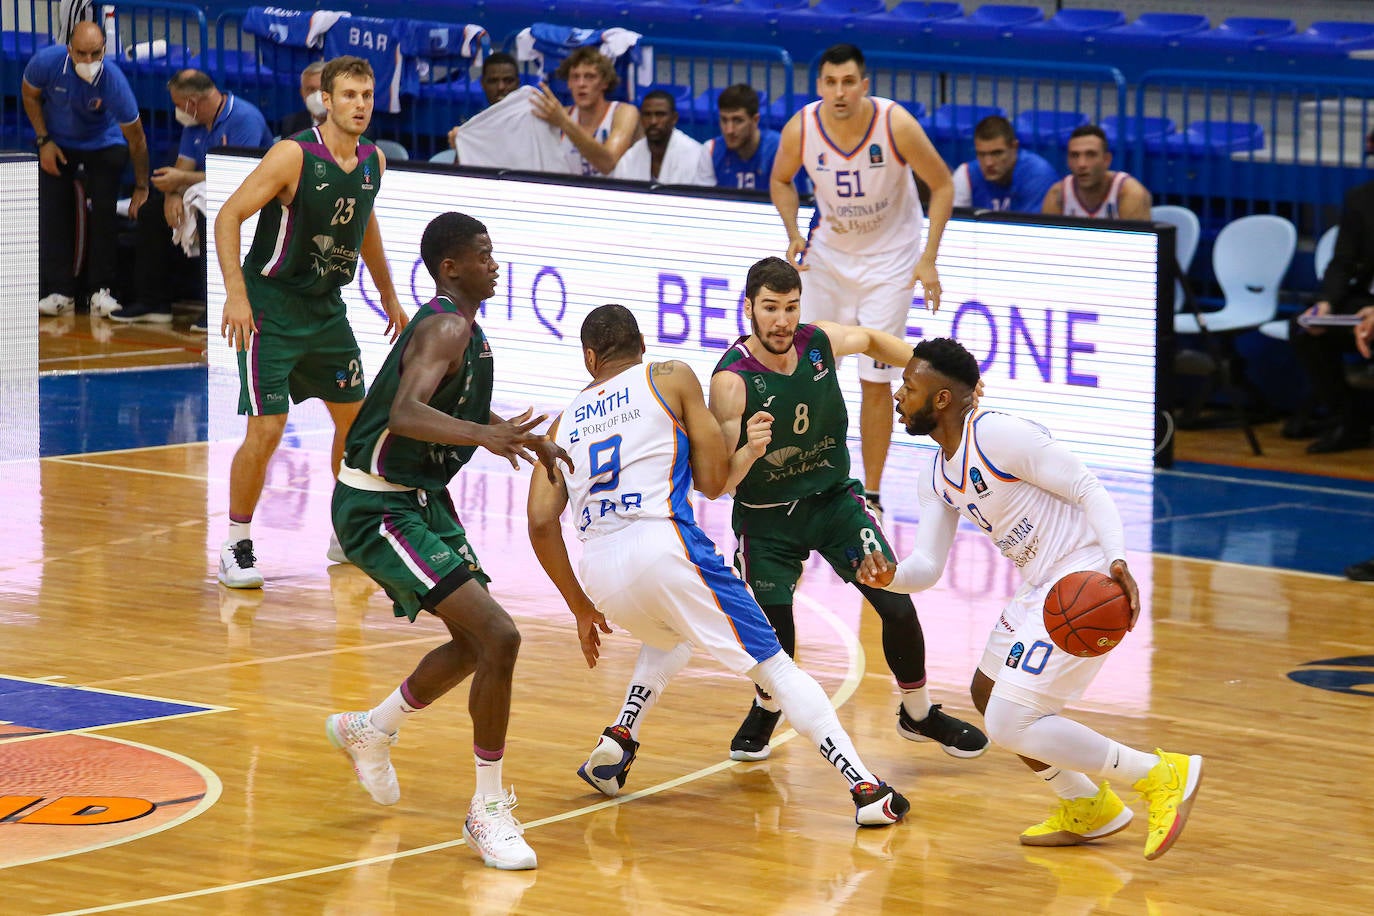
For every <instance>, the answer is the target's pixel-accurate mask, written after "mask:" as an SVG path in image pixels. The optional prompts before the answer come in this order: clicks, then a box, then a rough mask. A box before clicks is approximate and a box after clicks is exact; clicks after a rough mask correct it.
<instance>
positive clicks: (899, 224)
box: [801, 97, 924, 254]
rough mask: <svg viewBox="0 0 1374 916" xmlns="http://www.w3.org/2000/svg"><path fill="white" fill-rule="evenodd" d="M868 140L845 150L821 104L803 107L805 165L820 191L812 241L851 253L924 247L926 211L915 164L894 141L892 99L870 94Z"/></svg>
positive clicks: (866, 133)
mask: <svg viewBox="0 0 1374 916" xmlns="http://www.w3.org/2000/svg"><path fill="white" fill-rule="evenodd" d="M869 101H871V102H872V103H873V118H872V120H871V121H869V124H868V130H867V131H866V132H865V133H864V137H863V139H862V140H860V141H859V142H858V144H857V145H856V146H855V147H854V148H853V149H850V150H843V149H840V148H839V147H838V146H836V145H835V143H834V142H833V141H832V140H831V139H830V137H829V136H827V135H826V132H825V128H824V127H822V126H821V112H820V109H821V103H820V102H812V103H811V104H809V105H807V106H806V107H805V108H803V109H802V115H801V117H802V148H801V159H802V165H803V166H804V167H805V168H806V172H807V174H808V175H810V176H811V183H812V184H813V185H814V186H815V189H816V210H817V217H818V219H817V222H818V225H817V224H813V227H812V230H811V238H810V240H811V242H813V243H815V244H818V245H823V246H825V247H826V248H829V249H831V250H834V251H843V252H846V253H850V254H878V253H881V252H889V251H896V250H899V249H903V248H911V249H913V250H915V251H920V248H921V229H922V226H923V221H924V213H923V211H922V209H921V198H920V196H919V195H918V194H917V193H916V178H915V176H914V175H913V174H912V173H911V165H910V163H908V162H907V161H906V160H905V159H903V158H902V155H901V154H900V153H899V152H897V144H896V142H895V141H894V140H893V139H892V110H893V108H894V107H895V106H896V103H895V102H893V101H891V100H890V99H881V98H875V97H870V98H869Z"/></svg>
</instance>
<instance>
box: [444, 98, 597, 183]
mask: <svg viewBox="0 0 1374 916" xmlns="http://www.w3.org/2000/svg"><path fill="white" fill-rule="evenodd" d="M619 106H620V103H619V102H612V103H611V104H610V106H609V107H608V108H607V109H606V116H605V117H604V118H602V119H601V123H600V124H598V125H596V129H595V130H593V131H592V136H593V137H595V138H596V142H597V143H605V142H606V138H607V137H609V136H610V135H611V124H612V123H613V122H614V121H615V110H616V108H618V107H619ZM568 114H570V115H572V118H573V120H574V121H577V108H576V107H573V108H569V109H568ZM577 123H578V124H581V123H582V122H581V121H577ZM460 133H461V131H460ZM558 142H559V143H560V144H561V145H562V147H563V156H564V157H565V158H566V159H567V162H568V172H569V173H570V174H572V175H594V176H598V177H604V176H602V175H601V172H600V171H599V170H598V169H597V167H596V166H594V165H592V164H591V163H590V162H588V161H587V160H586V159H583V158H582V151H581V150H579V149H578V148H577V146H576V145H575V144H574V143H573V142H572V141H571V140H569V139H568V135H567V134H559V135H558Z"/></svg>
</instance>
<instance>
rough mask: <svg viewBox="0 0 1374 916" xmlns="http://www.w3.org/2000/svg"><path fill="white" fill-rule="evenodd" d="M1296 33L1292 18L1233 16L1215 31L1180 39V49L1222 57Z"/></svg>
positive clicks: (1194, 33)
mask: <svg viewBox="0 0 1374 916" xmlns="http://www.w3.org/2000/svg"><path fill="white" fill-rule="evenodd" d="M1297 30H1298V27H1297V24H1296V23H1295V22H1293V20H1292V19H1264V18H1259V17H1255V16H1233V17H1231V18H1230V19H1227V20H1226V21H1225V22H1223V23H1222V24H1221V25H1219V26H1217V27H1216V28H1215V29H1211V30H1209V31H1206V32H1192V33H1189V34H1187V35H1185V36H1183V38H1182V42H1181V44H1182V46H1183V47H1184V48H1193V49H1196V50H1198V51H1199V52H1201V53H1204V54H1226V53H1233V52H1235V51H1248V50H1251V49H1253V48H1256V47H1258V46H1261V45H1267V44H1268V43H1269V42H1270V41H1273V40H1274V39H1276V38H1282V37H1284V36H1285V35H1292V34H1294V33H1295V32H1296V31H1297Z"/></svg>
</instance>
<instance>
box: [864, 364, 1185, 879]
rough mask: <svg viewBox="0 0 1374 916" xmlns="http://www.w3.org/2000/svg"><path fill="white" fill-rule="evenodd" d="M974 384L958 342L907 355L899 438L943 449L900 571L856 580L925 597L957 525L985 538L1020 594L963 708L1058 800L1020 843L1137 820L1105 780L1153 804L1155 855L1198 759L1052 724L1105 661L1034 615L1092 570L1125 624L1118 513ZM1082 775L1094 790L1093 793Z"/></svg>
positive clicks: (1039, 436)
mask: <svg viewBox="0 0 1374 916" xmlns="http://www.w3.org/2000/svg"><path fill="white" fill-rule="evenodd" d="M978 378H979V372H978V361H977V360H976V359H975V358H974V357H973V355H972V354H970V353H969V352H968V351H967V350H965V349H964V348H963V347H962V346H961V345H960V344H958V343H957V342H955V341H953V340H948V339H946V338H938V339H935V340H925V341H922V342H921V343H919V344H917V345H916V347H915V349H914V351H913V355H912V358H911V361H910V362H908V363H907V366H906V369H905V370H904V371H903V374H902V387H901V388H899V389H898V390H897V394H896V396H895V397H896V401H897V413H898V415H899V416H900V417H901V419H902V422H903V423H904V424H905V425H906V429H907V432H908V433H910V434H911V435H913V436H925V435H928V436H930V437H931V438H932V439H934V440H935V442H936V444H937V445H939V446H940V448H939V449H938V450H937V451H936V452H935V455H934V457H933V458H932V460H931V461H930V462H929V463H927V464H926V465H925V466H924V467H923V468H922V469H921V472H920V476H919V479H918V483H917V487H918V495H919V499H920V514H921V524H920V526H919V527H918V528H917V530H916V545H915V549H914V550H913V551H912V552H911V553H910V555H908V556H907V557H906V558H905V559H903V560H902V561H901V562H900V563H899V564H898V565H897V566H896V567H894V566H893V565H892V563H891V562H890V561H889V560H888V559H887V558H886V557H884V556H883V555H882V554H881V553H877V552H875V553H870V554H869V555H868V556H867V557H865V558H864V561H863V564H862V566H861V568H860V570H859V580H860V581H861V582H863V583H864V584H866V585H871V586H877V587H879V588H885V589H888V590H890V591H897V592H917V591H922V590H924V589H927V588H930V587H931V586H933V585H934V584H935V583H936V582H938V581H939V579H940V575H941V574H942V573H943V572H944V566H945V562H946V560H947V559H948V556H949V551H950V547H951V546H952V545H953V543H954V533H955V529H957V528H958V526H959V519H960V518H961V517H963V518H965V519H967V520H969V521H970V522H972V523H973V524H974V525H976V526H978V527H979V528H981V529H982V530H984V531H986V532H987V534H988V536H989V537H991V538H992V540H993V542H994V543H995V544H996V545H997V547H998V549H999V550H1000V551H1001V553H1002V555H1003V556H1005V557H1007V558H1008V559H1009V560H1011V561H1012V562H1013V563H1015V564H1016V566H1017V568H1018V569H1019V570H1020V571H1021V577H1022V586H1021V588H1020V589H1018V590H1017V592H1016V594H1015V595H1014V596H1013V597H1012V599H1011V600H1010V602H1008V604H1007V606H1006V607H1005V608H1004V609H1003V610H1002V613H1001V616H1000V617H999V618H998V620H997V623H996V624H995V625H994V626H993V629H992V632H991V634H990V635H989V636H988V642H987V647H986V648H985V649H984V652H983V658H982V660H981V661H980V662H979V663H978V670H977V672H976V673H975V674H974V676H973V684H972V688H971V690H972V694H973V702H974V704H975V705H976V706H977V707H978V709H979V711H980V712H982V713H983V719H984V724H985V726H986V728H987V733H988V736H989V737H990V738H991V739H992V740H993V741H995V742H997V743H998V744H1000V745H1002V746H1003V747H1005V748H1007V749H1008V750H1010V751H1012V752H1014V753H1016V754H1018V755H1019V756H1020V757H1021V758H1022V760H1024V761H1025V762H1026V765H1027V766H1029V767H1030V768H1031V769H1032V770H1034V771H1035V772H1036V773H1037V774H1039V776H1040V778H1041V779H1043V780H1044V781H1045V782H1046V784H1047V785H1049V787H1050V788H1051V789H1053V790H1054V791H1055V793H1056V794H1057V795H1058V796H1059V798H1060V802H1059V806H1058V807H1057V808H1056V809H1055V811H1054V812H1053V813H1052V814H1051V815H1050V817H1049V818H1048V819H1046V820H1045V821H1044V822H1043V823H1040V824H1037V825H1035V826H1033V827H1031V828H1029V829H1028V830H1026V831H1025V832H1024V833H1022V834H1021V842H1022V843H1023V844H1024V845H1027V846H1073V845H1078V844H1080V843H1086V842H1089V841H1091V840H1095V839H1099V838H1101V837H1105V836H1108V835H1110V834H1113V833H1116V832H1117V831H1119V830H1123V829H1125V828H1126V826H1127V825H1128V824H1129V823H1130V822H1131V818H1132V816H1133V815H1132V812H1131V810H1130V809H1129V808H1127V807H1126V806H1125V805H1124V804H1123V803H1122V801H1121V799H1120V798H1118V797H1117V796H1116V794H1115V793H1114V792H1112V790H1111V788H1110V786H1109V785H1108V783H1107V782H1106V780H1107V779H1108V778H1113V777H1114V778H1117V779H1125V780H1127V781H1129V782H1130V783H1131V784H1132V785H1133V787H1134V788H1135V790H1136V791H1137V792H1139V793H1140V794H1141V795H1142V796H1143V797H1144V798H1145V800H1146V801H1147V803H1148V804H1149V832H1148V834H1147V835H1146V839H1145V858H1147V859H1155V858H1158V857H1159V856H1162V855H1163V854H1164V853H1165V852H1167V851H1168V850H1169V848H1170V846H1172V845H1173V843H1174V841H1175V840H1176V839H1177V838H1178V836H1179V834H1180V833H1181V832H1182V831H1183V825H1184V822H1185V821H1186V819H1187V816H1188V811H1189V809H1190V808H1191V807H1192V803H1193V800H1194V798H1195V797H1196V793H1197V787H1198V784H1199V783H1200V782H1201V781H1202V758H1201V757H1198V756H1191V757H1190V756H1187V755H1184V754H1172V753H1165V752H1164V751H1157V752H1156V753H1153V754H1151V753H1146V752H1143V751H1138V750H1135V749H1133V748H1130V747H1127V746H1126V745H1124V744H1120V743H1118V742H1116V741H1113V740H1112V739H1110V738H1107V737H1105V736H1104V735H1100V734H1098V733H1097V732H1095V731H1093V730H1092V729H1090V728H1088V727H1087V726H1085V725H1083V724H1081V723H1079V722H1075V721H1074V720H1072V719H1069V718H1067V717H1066V716H1064V715H1062V712H1063V709H1064V706H1065V705H1067V704H1068V703H1071V702H1073V701H1074V700H1077V699H1078V698H1079V697H1080V696H1082V694H1083V691H1084V690H1085V689H1087V687H1088V685H1089V684H1090V683H1091V682H1092V679H1093V677H1094V676H1095V675H1096V674H1097V672H1098V670H1099V669H1101V667H1102V665H1103V662H1104V661H1105V660H1106V656H1105V655H1100V656H1096V657H1093V658H1080V657H1077V656H1073V655H1070V654H1068V653H1067V652H1065V651H1064V650H1063V649H1060V648H1059V647H1057V646H1056V645H1055V644H1054V642H1053V641H1052V640H1051V639H1050V637H1049V634H1048V633H1047V631H1046V629H1045V619H1044V612H1043V607H1044V601H1045V595H1046V594H1047V593H1048V592H1049V590H1050V589H1051V588H1052V587H1053V586H1054V584H1055V583H1056V582H1058V581H1059V579H1061V578H1062V577H1064V576H1065V575H1067V574H1069V573H1070V572H1074V571H1075V570H1095V571H1097V572H1101V573H1106V574H1108V575H1110V576H1111V577H1112V578H1113V579H1115V580H1116V582H1117V583H1118V584H1119V585H1120V586H1121V587H1122V589H1124V590H1125V592H1126V595H1127V596H1128V597H1129V598H1130V602H1131V612H1132V620H1131V624H1132V626H1134V624H1135V618H1136V616H1137V615H1139V613H1140V594H1139V591H1138V589H1137V588H1136V583H1135V579H1134V578H1133V577H1132V576H1131V572H1130V570H1129V568H1127V565H1126V545H1125V540H1126V539H1125V534H1124V532H1123V531H1122V527H1121V516H1120V515H1119V514H1118V513H1117V510H1116V506H1115V504H1113V502H1112V500H1111V497H1110V496H1109V495H1107V491H1106V490H1105V489H1103V487H1102V484H1101V483H1099V482H1098V480H1097V478H1096V477H1095V476H1093V474H1092V472H1091V471H1089V470H1088V469H1087V468H1086V467H1084V466H1083V464H1082V462H1080V461H1079V460H1078V458H1077V457H1076V456H1075V455H1074V454H1073V453H1072V452H1070V451H1069V450H1068V449H1067V448H1065V447H1064V446H1063V445H1061V444H1059V443H1058V442H1056V441H1055V440H1054V438H1053V437H1051V436H1050V434H1049V431H1048V430H1047V429H1045V428H1044V427H1043V426H1041V425H1039V424H1038V423H1034V422H1032V421H1029V420H1023V419H1020V418H1018V417H1012V416H1009V415H1007V414H1002V413H994V412H990V411H975V410H973V409H971V408H970V407H968V406H967V397H968V395H969V394H970V393H971V392H972V391H973V389H974V388H975V387H976V386H977V384H978ZM1088 773H1091V774H1094V776H1096V777H1097V778H1099V779H1101V780H1103V782H1102V783H1101V786H1100V788H1099V787H1098V786H1097V785H1095V784H1094V781H1093V779H1091V778H1089V776H1088V775H1086V774H1088Z"/></svg>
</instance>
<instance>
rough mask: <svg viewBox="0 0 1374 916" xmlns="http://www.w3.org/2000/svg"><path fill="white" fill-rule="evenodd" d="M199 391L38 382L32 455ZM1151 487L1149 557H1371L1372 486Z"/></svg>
mask: <svg viewBox="0 0 1374 916" xmlns="http://www.w3.org/2000/svg"><path fill="white" fill-rule="evenodd" d="M206 386H207V370H206V368H205V367H204V366H174V367H165V368H148V369H132V370H122V371H114V372H98V373H80V374H60V375H58V374H54V375H45V376H43V377H42V378H41V379H40V381H39V398H40V403H41V405H42V408H41V410H40V417H41V420H40V427H41V429H40V439H39V449H40V452H41V454H42V455H43V456H45V457H47V456H53V455H73V454H81V453H85V452H100V451H110V450H116V449H132V448H142V447H147V446H155V445H168V444H175V443H184V442H200V441H204V440H205V439H206V437H207V431H208V413H209V409H208V398H207V396H206ZM322 441H323V442H324V444H323V445H322V446H321V447H322V448H328V440H327V437H326V438H324V439H323V440H322ZM285 444H291V442H289V441H288V442H286V443H285ZM1143 480H1144V484H1145V486H1146V487H1148V484H1149V478H1148V477H1146V478H1144V479H1143ZM1153 484H1154V487H1153V490H1154V492H1153V500H1152V501H1153V510H1152V512H1151V513H1150V517H1149V518H1145V517H1140V518H1134V517H1127V518H1125V522H1126V524H1127V533H1128V535H1130V536H1131V537H1130V541H1131V543H1141V542H1143V537H1142V538H1141V539H1140V540H1139V541H1138V540H1137V539H1136V538H1135V537H1134V535H1135V534H1136V533H1137V532H1138V533H1140V534H1141V535H1143V533H1144V529H1145V528H1146V527H1149V528H1150V535H1151V539H1152V543H1153V549H1154V550H1155V551H1156V552H1157V553H1164V554H1175V555H1179V556H1187V557H1197V558H1200V559H1210V560H1226V561H1229V562H1233V563H1243V564H1249V565H1253V566H1270V567H1279V568H1283V569H1294V570H1300V571H1305V572H1316V573H1329V574H1332V575H1341V574H1342V573H1343V571H1344V569H1345V567H1346V566H1348V565H1350V564H1351V563H1355V562H1358V561H1360V560H1364V559H1367V558H1369V557H1371V556H1374V482H1369V481H1354V480H1340V479H1335V478H1330V477H1317V476H1307V475H1302V474H1284V473H1277V472H1270V471H1257V470H1252V469H1247V468H1233V467H1221V466H1217V465H1206V464H1195V463H1188V462H1180V463H1179V464H1177V465H1176V466H1175V467H1174V468H1173V469H1172V470H1168V471H1159V472H1157V473H1156V474H1155V475H1154V479H1153ZM1144 492H1145V491H1142V495H1143V494H1144ZM1145 499H1149V497H1148V496H1146V497H1145ZM1141 502H1142V508H1143V504H1144V499H1142V501H1141ZM1139 514H1140V515H1141V516H1143V515H1144V513H1143V512H1141V513H1139Z"/></svg>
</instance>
